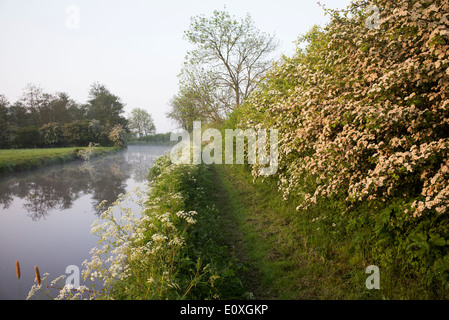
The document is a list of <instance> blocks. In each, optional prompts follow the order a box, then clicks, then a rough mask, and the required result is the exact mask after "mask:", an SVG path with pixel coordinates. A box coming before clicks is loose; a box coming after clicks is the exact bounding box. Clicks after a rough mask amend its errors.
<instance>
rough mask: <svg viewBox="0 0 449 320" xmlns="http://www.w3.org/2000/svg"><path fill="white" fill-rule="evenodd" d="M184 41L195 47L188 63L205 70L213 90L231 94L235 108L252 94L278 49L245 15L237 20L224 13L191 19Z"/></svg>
mask: <svg viewBox="0 0 449 320" xmlns="http://www.w3.org/2000/svg"><path fill="white" fill-rule="evenodd" d="M184 37H185V39H187V40H188V41H189V42H190V43H191V44H193V45H195V46H196V48H195V49H194V50H193V51H191V52H189V53H188V55H187V57H188V58H189V60H190V62H191V63H193V64H200V65H202V66H204V68H205V69H207V70H209V71H210V74H212V75H213V80H214V82H215V83H214V84H215V86H216V87H220V88H221V89H223V90H224V92H227V91H228V90H229V89H230V90H231V91H232V93H233V95H232V96H231V97H230V98H231V99H232V100H231V101H228V103H229V104H231V105H232V106H239V105H240V104H241V103H242V102H243V100H244V99H245V98H246V97H248V95H249V94H250V93H251V92H252V91H253V90H254V88H255V86H256V85H257V83H258V82H259V81H260V80H261V79H262V77H263V76H264V74H265V72H266V71H267V70H268V68H269V67H270V66H271V63H272V60H270V54H272V53H273V51H274V50H275V49H276V48H277V46H278V43H277V41H276V40H275V36H274V35H269V34H266V33H263V32H261V31H260V30H258V29H257V28H256V27H255V25H254V22H253V21H252V19H251V16H250V15H249V14H247V16H246V17H245V18H244V19H240V20H237V19H236V18H235V17H232V16H231V15H230V14H229V13H228V12H226V11H214V13H213V15H212V17H210V18H206V17H205V16H203V15H201V16H196V17H193V18H192V19H191V23H190V28H189V29H188V30H187V31H185V33H184Z"/></svg>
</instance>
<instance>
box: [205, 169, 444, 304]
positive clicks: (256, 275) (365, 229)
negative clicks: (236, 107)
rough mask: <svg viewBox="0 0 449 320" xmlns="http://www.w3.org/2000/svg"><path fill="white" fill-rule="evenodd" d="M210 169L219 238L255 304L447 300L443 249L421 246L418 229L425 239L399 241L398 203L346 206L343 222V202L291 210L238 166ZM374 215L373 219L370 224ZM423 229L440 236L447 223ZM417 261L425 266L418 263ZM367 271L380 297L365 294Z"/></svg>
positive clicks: (433, 240)
mask: <svg viewBox="0 0 449 320" xmlns="http://www.w3.org/2000/svg"><path fill="white" fill-rule="evenodd" d="M213 168H214V169H213V171H214V172H215V175H216V179H215V183H216V184H217V185H218V187H219V188H220V190H221V191H220V194H221V198H222V200H221V202H219V207H220V208H221V211H220V214H222V215H223V217H224V219H222V220H223V221H225V222H226V221H227V222H226V223H225V224H224V226H223V228H224V232H223V233H224V234H226V235H227V240H226V241H227V243H228V245H229V246H230V247H232V248H234V250H235V252H236V255H237V256H238V257H239V259H240V261H246V267H247V268H248V271H247V272H246V273H242V274H240V276H241V277H242V281H243V283H244V284H245V286H246V290H247V291H251V292H253V293H254V296H255V297H256V298H261V299H395V300H396V299H447V298H448V296H449V291H448V287H447V282H446V281H445V270H446V267H447V264H445V263H444V261H445V260H444V258H443V257H444V254H445V247H446V245H447V242H446V240H445V239H444V238H442V236H440V237H436V236H435V235H431V237H430V240H427V241H428V244H427V245H426V243H427V242H426V238H425V232H426V229H425V228H426V226H427V225H425V224H424V223H423V227H422V229H421V230H422V231H421V232H422V234H423V236H422V237H423V238H424V239H421V238H419V237H418V236H416V234H415V233H410V234H403V233H402V232H401V229H400V228H398V227H397V226H396V225H395V224H396V222H395V219H399V218H400V216H399V215H398V213H397V208H398V204H399V203H400V201H402V200H403V199H394V200H392V201H385V202H384V201H378V202H372V201H371V202H365V203H360V204H358V205H353V206H352V207H351V208H346V209H348V210H347V211H346V214H345V216H344V217H342V216H341V213H340V212H341V211H342V209H345V206H347V204H346V203H345V201H344V197H335V198H333V199H327V200H323V201H321V202H319V203H318V204H317V205H316V206H314V207H311V208H308V209H300V210H298V209H297V208H296V206H295V201H284V200H283V198H282V195H281V194H280V192H277V191H276V190H277V180H276V179H275V178H274V177H269V178H266V179H265V180H260V179H258V180H256V181H254V180H253V176H252V175H251V171H250V170H248V169H247V168H245V166H241V165H219V166H218V165H217V166H214V167H213ZM373 212H377V213H378V214H377V215H375V216H374V217H373ZM396 215H397V218H396ZM436 223H437V224H436ZM403 224H404V225H406V224H407V221H404V222H403ZM427 224H428V225H437V226H438V228H439V229H440V230H442V229H445V228H447V219H443V217H439V219H438V221H434V219H433V217H428V218H427ZM413 227H414V225H413V224H412V223H409V228H413ZM411 230H413V229H411ZM435 230H437V229H436V227H434V229H430V232H434V234H435V233H436V231H435ZM430 232H429V233H430ZM437 240H438V241H437ZM406 241H408V247H407V248H404V247H402V243H404V242H406ZM404 249H408V250H404ZM438 249H439V250H440V251H437V250H438ZM430 253H432V254H434V255H435V256H433V257H432V256H430ZM424 254H428V255H429V258H426V259H420V258H419V257H420V256H424ZM437 254H440V256H437ZM369 265H376V266H378V267H379V271H380V289H371V290H369V289H368V288H367V287H366V280H367V278H368V276H369V274H367V273H366V268H367V267H368V266H369ZM430 275H431V276H430ZM429 279H431V281H429Z"/></svg>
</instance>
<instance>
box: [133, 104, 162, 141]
mask: <svg viewBox="0 0 449 320" xmlns="http://www.w3.org/2000/svg"><path fill="white" fill-rule="evenodd" d="M128 121H129V128H130V129H131V132H134V133H137V134H138V135H139V137H143V136H147V135H150V134H154V133H155V132H156V126H155V125H154V121H153V118H152V117H151V114H149V113H148V112H147V111H146V110H144V109H141V108H134V109H133V110H132V111H131V115H130V117H129V119H128Z"/></svg>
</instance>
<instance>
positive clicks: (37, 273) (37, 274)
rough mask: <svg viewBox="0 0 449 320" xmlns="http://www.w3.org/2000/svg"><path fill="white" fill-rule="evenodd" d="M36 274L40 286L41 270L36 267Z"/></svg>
mask: <svg viewBox="0 0 449 320" xmlns="http://www.w3.org/2000/svg"><path fill="white" fill-rule="evenodd" d="M34 273H35V274H36V282H37V284H38V285H40V284H41V275H40V273H39V268H38V267H37V266H34Z"/></svg>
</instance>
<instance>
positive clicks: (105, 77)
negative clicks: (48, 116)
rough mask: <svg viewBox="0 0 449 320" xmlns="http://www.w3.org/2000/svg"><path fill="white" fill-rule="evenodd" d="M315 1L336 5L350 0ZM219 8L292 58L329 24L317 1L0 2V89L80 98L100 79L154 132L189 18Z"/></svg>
mask: <svg viewBox="0 0 449 320" xmlns="http://www.w3.org/2000/svg"><path fill="white" fill-rule="evenodd" d="M321 3H324V4H326V6H327V7H330V8H339V9H342V8H345V7H346V6H347V5H348V4H349V3H350V0H327V1H326V0H321ZM73 6H74V7H73ZM225 6H226V10H227V11H229V12H230V13H231V14H232V15H235V16H236V17H244V16H245V15H246V13H250V14H251V17H252V18H253V20H254V22H255V25H256V26H257V27H258V28H259V29H260V30H262V31H264V32H267V33H275V34H276V36H277V39H278V40H279V41H280V42H281V45H280V47H279V50H278V54H279V55H280V54H281V53H284V54H286V55H287V56H291V55H292V54H293V53H294V44H293V41H295V40H296V39H297V37H298V36H299V35H301V34H304V33H306V32H307V31H308V30H309V29H310V28H311V27H312V26H313V25H314V24H321V25H323V24H324V23H325V22H326V21H328V20H327V19H328V18H327V17H325V16H324V13H323V10H322V8H320V7H319V6H318V4H317V1H316V0H296V1H291V0H276V1H264V0H232V1H224V0H219V1H216V0H209V1H199V0H195V1H190V0H184V1H183V0H176V1H170V0H159V1H153V0H147V1H143V0H126V1H125V0H117V1H114V0H83V1H77V0H72V1H65V0H0V94H4V95H5V96H6V97H7V98H8V100H9V101H10V102H15V101H16V100H17V99H18V98H19V97H20V96H21V95H22V93H23V89H24V88H25V87H26V85H27V84H28V83H34V84H36V85H40V86H41V87H42V88H43V89H44V91H45V92H48V93H55V92H66V93H68V94H69V96H70V97H71V98H72V99H74V100H75V101H77V102H80V103H84V102H86V101H87V98H88V92H89V88H90V86H91V84H92V83H93V82H100V83H102V84H104V85H106V87H107V88H108V89H109V90H110V91H111V92H112V93H114V94H116V95H118V96H119V97H120V98H121V99H122V101H123V102H124V103H125V104H126V108H125V109H126V113H127V114H128V113H129V112H130V111H131V110H132V108H135V107H139V108H143V109H146V110H147V111H148V112H150V113H151V114H152V116H153V118H154V120H155V124H156V129H157V132H167V131H170V130H173V129H175V127H176V126H175V125H174V123H173V122H172V121H171V120H170V119H167V118H166V117H165V113H166V112H167V111H168V109H169V106H168V102H169V100H170V98H171V97H172V96H173V95H175V94H176V93H177V88H178V86H177V82H178V79H177V75H178V74H179V72H180V70H181V66H182V63H183V61H184V57H185V54H186V52H187V50H189V49H191V47H190V46H189V44H188V43H187V41H186V40H183V32H184V30H187V29H188V27H189V23H190V17H192V16H196V15H200V14H205V15H206V16H210V15H211V14H212V12H213V10H221V9H224V7H225ZM72 8H75V9H76V10H75V11H72ZM77 11H78V12H79V20H78V21H79V28H76V27H77V25H76V21H77V20H76V12H77ZM73 27H75V28H73Z"/></svg>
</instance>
